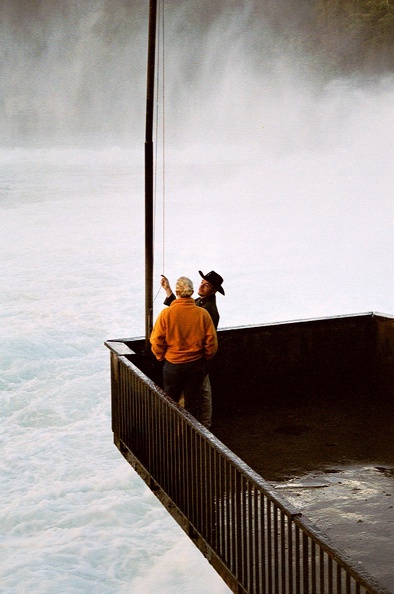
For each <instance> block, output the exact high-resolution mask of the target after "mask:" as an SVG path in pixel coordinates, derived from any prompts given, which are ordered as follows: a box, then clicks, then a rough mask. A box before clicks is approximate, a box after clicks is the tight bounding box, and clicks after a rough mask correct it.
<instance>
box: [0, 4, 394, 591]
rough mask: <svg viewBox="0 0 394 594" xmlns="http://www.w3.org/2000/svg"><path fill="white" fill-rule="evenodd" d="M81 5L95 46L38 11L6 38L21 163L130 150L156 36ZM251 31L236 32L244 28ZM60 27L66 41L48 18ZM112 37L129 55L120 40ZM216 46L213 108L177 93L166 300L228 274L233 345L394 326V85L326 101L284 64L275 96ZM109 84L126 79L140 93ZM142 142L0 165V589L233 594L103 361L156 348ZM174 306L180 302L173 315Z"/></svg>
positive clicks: (5, 156) (10, 155)
mask: <svg viewBox="0 0 394 594" xmlns="http://www.w3.org/2000/svg"><path fill="white" fill-rule="evenodd" d="M20 4H21V3H20ZM44 4H45V3H44ZM44 4H43V6H44ZM140 4H141V5H142V3H140ZM12 5H13V4H12V3H8V4H7V6H8V9H9V11H11V8H12ZM125 5H126V3H125ZM46 6H47V9H48V11H49V9H51V11H52V10H53V11H55V10H56V11H58V10H59V7H60V3H59V4H56V3H53V2H52V3H47V4H46ZM70 6H71V4H70ZM73 6H74V5H73ZM76 6H77V5H75V7H76ZM78 6H79V8H78V10H77V9H76V8H75V10H77V12H78V11H79V12H78V14H79V13H81V14H80V15H79V17H78V18H80V21H78V22H77V21H76V22H77V25H78V26H79V29H78V27H77V26H75V27H74V20H73V19H71V17H70V15H69V21H67V24H66V25H67V26H66V25H64V22H63V20H62V18H63V16H62V14H61V13H59V14H57V13H56V14H57V17H56V18H57V20H56V23H55V24H54V29H50V27H49V25H48V30H47V29H46V28H45V27H44V26H43V27H41V25H40V26H38V25H39V22H40V20H39V18H38V17H37V22H36V23H35V27H33V26H32V27H31V26H30V21H31V19H30V17H29V14H27V16H26V22H25V21H23V23H22V24H23V27H25V28H23V27H22V25H21V31H19V34H20V35H19V37H17V32H18V29H17V28H16V25H15V23H16V22H17V21H16V20H15V21H12V27H11V25H10V26H7V27H5V28H4V31H3V33H4V34H6V35H7V40H8V41H7V43H8V46H7V47H9V48H12V51H10V52H9V54H8V59H7V61H6V62H4V67H6V68H7V70H6V71H5V75H4V77H3V78H4V80H3V81H2V82H3V83H4V92H5V94H6V99H5V102H4V105H3V106H2V109H3V111H2V113H3V115H4V114H5V116H7V117H4V118H3V119H2V121H1V122H0V129H1V132H2V134H4V138H6V136H7V142H6V141H5V140H4V144H8V147H23V146H33V145H34V141H33V142H32V138H31V134H33V133H34V131H35V123H37V128H38V129H39V130H40V131H41V132H40V133H41V136H40V139H41V141H42V136H43V134H44V136H45V135H48V136H50V132H51V130H52V127H53V126H54V125H55V124H56V126H57V127H58V128H57V129H56V133H57V132H59V136H60V135H61V134H60V133H63V132H65V131H67V130H66V129H67V126H68V125H69V126H70V128H69V129H68V131H69V134H68V136H67V134H66V135H65V136H64V138H68V141H69V142H70V138H72V136H73V134H75V129H76V128H78V126H79V125H81V126H82V125H84V126H85V128H84V132H85V133H86V130H89V126H90V125H91V127H92V128H93V129H96V127H99V126H100V125H101V126H102V128H101V132H102V131H103V130H104V132H106V130H105V125H106V123H108V132H109V134H108V137H110V138H116V136H117V130H119V129H120V127H121V126H120V125H119V126H118V128H117V125H118V123H119V121H120V120H122V118H125V119H127V118H129V120H130V121H131V120H132V121H133V122H134V124H135V121H137V119H138V121H139V119H140V118H139V115H140V113H141V105H142V104H143V101H141V99H143V98H144V88H143V87H141V80H140V78H139V75H138V76H137V74H136V73H135V72H134V70H133V69H134V67H135V68H136V71H137V70H138V69H139V68H140V66H141V64H140V62H143V63H144V65H145V54H144V55H143V56H142V58H141V57H140V55H142V54H141V33H140V29H141V26H140V25H141V23H140V20H138V18H136V19H134V20H133V19H130V20H128V19H124V22H125V23H126V25H124V29H127V28H128V27H129V24H130V28H131V29H133V30H132V31H131V33H130V32H129V31H128V30H127V31H126V33H125V32H124V30H123V29H122V30H120V29H117V28H116V27H115V28H114V29H111V28H110V25H111V23H112V21H111V20H110V19H111V18H112V16H111V15H112V14H113V13H112V11H111V10H109V11H108V12H106V13H105V15H106V20H105V19H104V20H102V15H101V13H100V10H101V8H100V7H103V6H107V4H106V3H105V2H98V3H96V4H95V6H96V9H97V10H93V11H91V12H89V11H86V14H85V6H84V5H82V4H80V5H78ZM108 6H109V4H108ZM24 8H25V9H26V10H27V8H28V3H24ZM33 8H34V7H33ZM33 8H32V11H33ZM44 8H45V7H44ZM71 8H72V7H71ZM143 8H144V18H145V7H144V6H143ZM99 9H100V10H99ZM70 10H71V9H70ZM33 12H34V11H33ZM23 14H24V13H23ZM23 14H22V13H20V14H19V17H18V18H19V19H20V20H21V22H22V20H23V19H22V16H23ZM70 14H71V16H73V15H74V12H73V10H71V12H70ZM81 15H82V16H81ZM100 15H101V16H100ZM238 16H239V15H237V14H235V13H234V15H233V20H232V21H231V22H232V23H233V25H234V23H238V22H240V23H241V25H240V26H242V19H240V18H238ZM28 17H29V18H28ZM40 18H41V22H42V23H43V24H45V10H44V11H43V12H42V14H41V17H40ZM64 18H65V17H64ZM119 18H122V15H120V17H119ZM70 19H71V20H70ZM100 19H101V20H100ZM179 20H180V22H182V13H181V14H180V16H179ZM50 22H51V21H50V20H49V17H48V23H50ZM144 22H145V21H144ZM10 23H11V21H10ZM18 23H19V21H18ZM102 23H104V25H103V24H102ZM19 24H20V23H19ZM14 25H15V28H13V27H14ZM220 26H222V25H221V24H220ZM222 29H223V30H224V27H222ZM109 31H110V32H113V31H115V32H116V31H118V32H120V33H122V32H123V34H124V37H122V35H120V34H119V35H118V41H117V44H115V39H116V35H115V33H114V36H113V38H112V37H111V35H110V34H109ZM26 32H28V35H27V33H26ZM111 34H112V33H111ZM100 35H102V38H100ZM185 35H186V36H187V35H188V33H187V31H186V33H185ZM259 36H260V32H259ZM258 38H259V39H260V37H258ZM125 39H126V40H131V41H130V43H131V45H130V46H128V45H127V46H125V43H126V42H125ZM216 39H217V38H216V37H215V36H212V38H211V44H210V45H209V46H208V45H207V46H206V47H204V51H206V52H207V53H208V57H207V59H206V60H205V59H203V58H204V56H205V54H204V52H202V53H203V54H204V55H200V58H201V60H202V62H203V63H204V68H205V69H206V71H207V72H205V74H207V76H208V78H210V79H211V81H212V80H215V83H217V86H216V87H214V89H213V90H212V88H211V87H210V88H211V90H210V94H209V99H208V100H207V104H204V102H203V99H204V98H206V97H205V93H206V88H205V86H203V85H202V86H200V88H199V89H198V88H197V89H194V90H197V91H198V93H197V96H198V99H199V100H200V102H199V101H198V100H197V101H193V100H192V99H190V97H191V93H190V90H191V89H190V87H189V88H188V89H187V90H186V91H184V92H183V94H182V92H181V91H180V88H181V85H180V83H183V82H184V80H183V79H186V78H187V76H186V75H187V74H188V71H187V70H184V71H182V72H183V73H184V74H185V76H183V74H182V75H180V78H182V77H183V78H182V80H180V81H179V80H178V81H177V84H178V87H177V86H176V84H175V83H174V82H172V84H173V87H172V96H171V101H170V102H169V103H170V107H171V109H172V111H173V112H175V113H176V116H177V117H176V118H175V124H172V128H169V131H168V132H169V135H168V140H169V142H168V146H169V149H168V155H167V164H166V196H165V223H164V225H163V223H162V216H161V212H162V201H161V198H160V197H159V199H158V205H157V226H156V245H155V252H156V264H155V270H156V273H155V278H156V279H157V286H156V287H155V289H154V293H155V294H156V292H158V291H159V289H160V285H159V278H160V274H161V273H163V272H164V273H165V274H166V275H168V276H169V278H170V280H171V281H172V282H174V281H175V279H176V278H177V277H178V276H180V275H187V276H190V277H191V278H192V279H193V280H194V281H195V283H198V280H199V275H198V270H203V271H205V272H208V271H210V270H212V269H213V270H216V271H217V272H219V273H220V274H221V275H222V276H223V277H224V288H225V291H226V296H225V297H222V296H220V295H219V296H218V305H219V309H220V314H221V322H220V326H221V327H226V326H234V325H241V324H255V323H269V322H274V321H280V320H291V319H300V318H311V317H319V316H330V315H333V316H335V315H340V314H348V313H360V312H366V311H380V312H382V313H388V314H394V304H393V299H392V295H393V280H394V265H393V262H394V240H393V231H394V199H393V198H394V196H393V188H394V140H393V133H392V122H393V121H394V108H393V105H394V84H393V82H394V81H393V79H392V77H389V76H388V77H382V78H381V79H380V80H376V81H374V82H371V81H369V82H368V84H366V83H365V84H361V83H356V82H349V81H336V82H332V83H331V84H330V85H328V86H327V87H326V88H325V89H320V91H319V92H317V91H316V90H313V89H312V86H310V85H309V86H308V84H307V83H306V84H305V85H304V84H301V83H299V82H298V81H297V80H295V79H296V77H295V76H293V78H292V79H291V80H289V81H288V80H286V77H287V75H288V74H289V71H288V70H286V69H285V70H280V67H281V65H280V64H277V71H276V74H277V75H278V76H277V78H275V80H274V79H273V77H272V76H271V74H272V71H273V70H275V67H274V66H272V65H271V71H268V75H267V76H266V78H265V80H264V81H262V80H260V79H256V77H254V76H253V74H250V73H251V72H252V69H251V70H250V71H249V70H248V69H247V68H245V62H243V60H242V59H241V57H242V56H241V54H242V51H243V50H242V39H241V40H240V41H239V39H238V38H237V39H238V41H239V43H238V41H237V43H234V44H233V41H232V39H233V33H232V30H230V29H229V30H228V35H227V37H226V39H227V42H226V43H227V49H228V50H229V51H230V52H233V53H232V54H231V53H230V54H228V52H227V53H226V51H223V52H219V51H217V47H216V41H215V40H216ZM243 39H244V41H245V40H247V39H248V32H247V31H246V32H245V37H244V38H243ZM25 40H26V42H25ZM196 40H197V34H196V39H195V41H196ZM103 41H105V43H103ZM44 42H45V43H44ZM144 42H145V37H144ZM29 43H30V44H32V47H33V48H34V51H32V49H31V46H30V45H29ZM111 44H112V45H111ZM114 44H115V45H114ZM175 45H176V44H175ZM198 47H199V46H198ZM173 49H174V54H176V52H177V50H179V49H180V48H179V47H178V48H177V47H175V48H173ZM200 51H201V50H200ZM100 52H102V53H101V54H100ZM121 52H123V54H122V53H121ZM98 53H99V54H100V55H99V58H97V60H96V56H97V55H98ZM215 55H217V56H218V59H219V61H220V64H216V65H215V69H216V70H215V72H213V71H212V66H211V64H212V62H211V58H212V56H215ZM229 55H230V58H231V59H229V60H228V62H226V60H227V58H228V56H229ZM131 56H132V58H131ZM118 60H119V62H118ZM120 62H122V64H123V66H124V67H125V68H126V70H125V74H124V72H123V70H120V71H118V70H117V67H119V68H120V66H121V64H120ZM129 64H132V70H131V71H130V72H129V70H128V69H127V68H128V65H129ZM135 65H136V66H135ZM220 65H222V66H223V69H222V70H221V69H220V67H219V68H217V66H220ZM282 67H283V64H282ZM141 70H142V66H141ZM138 72H139V70H138ZM173 72H174V73H175V80H177V79H176V73H177V72H178V71H177V69H176V68H175V67H174V68H173ZM217 72H220V73H221V75H220V77H219V76H217V74H216V73H217ZM281 74H282V77H283V79H282V80H280V75H281ZM104 75H105V76H104ZM109 75H113V77H114V80H115V81H116V80H118V79H119V80H120V79H122V81H123V85H124V86H123V87H122V93H121V92H120V90H119V88H118V87H117V86H116V84H115V83H114V82H113V80H112V79H110V76H109ZM203 75H204V73H203ZM203 75H202V76H203ZM106 76H107V77H109V78H108V80H109V81H110V83H108V85H106V86H105V85H104V83H105V82H106V80H107V79H106V78H105V77H106ZM129 80H132V81H136V82H135V83H134V82H133V84H134V86H133V88H132V89H131V87H130V85H129V84H128V82H129ZM103 81H104V82H103ZM125 81H127V84H125ZM188 82H189V83H190V80H188ZM194 82H195V81H194ZM197 82H198V81H197ZM99 83H100V84H102V85H103V86H100V84H99ZM190 86H193V85H190ZM194 86H195V87H196V86H197V87H198V85H194ZM81 89H82V90H83V92H82V91H81ZM131 90H132V91H133V93H134V95H133V97H130V96H129V95H128V94H127V93H131ZM120 95H122V96H121V97H120ZM81 97H82V99H83V98H84V99H85V100H86V103H87V104H88V105H92V106H93V107H92V110H93V109H94V110H95V111H94V117H93V116H92V118H91V120H89V117H88V114H87V112H85V113H83V114H82V113H79V114H78V117H77V114H76V111H77V108H78V105H79V103H78V101H82V99H81ZM185 98H186V99H187V100H188V101H189V103H188V105H187V107H186V108H184V110H183V111H182V112H181V111H180V110H179V105H180V104H183V103H184V100H185ZM112 100H113V101H115V100H116V101H118V103H116V109H115V108H114V109H112V104H111V101H112ZM89 101H90V103H89ZM67 102H68V103H67ZM201 102H202V103H201ZM208 102H209V106H208ZM137 104H138V105H137ZM126 105H127V106H128V110H129V111H127V112H126V110H125V111H124V112H122V113H120V111H121V108H122V107H124V106H126ZM208 107H209V109H208ZM85 108H86V105H85ZM74 111H75V118H74ZM125 114H126V115H125ZM131 114H133V115H131ZM173 115H174V114H173ZM107 116H108V119H107ZM134 117H135V121H134V119H133V118H134ZM29 118H30V119H29ZM34 118H37V122H36V120H35V119H34ZM51 118H52V119H51ZM111 118H112V119H111ZM141 121H142V120H141ZM134 124H133V125H134ZM15 126H16V127H17V126H19V128H18V129H17V134H16V135H15V137H18V136H19V140H17V141H15V139H14V137H13V130H14V127H15ZM111 126H112V130H113V132H112V135H111V133H110V132H111ZM135 126H137V125H136V124H135ZM138 126H140V124H138ZM138 126H137V127H138ZM137 127H136V128H135V129H133V131H132V132H131V134H130V137H131V140H132V142H133V143H135V145H136V146H137V149H136V150H134V149H133V150H132V149H125V148H120V147H118V146H114V147H112V148H95V149H81V148H1V149H0V259H1V281H2V283H1V285H2V286H1V293H0V308H1V309H0V319H1V347H0V349H1V350H0V365H1V377H0V386H1V407H0V418H1V423H0V440H1V466H2V471H1V475H0V481H1V484H0V516H1V520H0V522H1V524H0V525H1V532H0V538H1V555H0V592H4V593H7V594H8V593H10V594H24V593H29V594H33V593H34V594H36V593H37V594H71V593H76V594H77V593H81V594H85V593H91V592H97V593H100V594H120V593H126V592H127V593H133V594H145V593H146V592H150V591H154V592H155V593H157V594H174V593H176V594H193V593H194V594H201V593H204V594H220V593H224V592H228V589H227V587H226V586H225V585H224V583H223V582H222V581H221V579H220V578H219V577H218V576H217V574H216V573H215V571H214V570H213V569H212V568H211V567H210V565H209V564H208V562H207V561H205V559H204V558H203V557H202V555H201V554H200V553H199V551H198V550H197V549H195V548H194V545H193V544H192V543H191V542H190V541H189V540H188V538H187V537H186V536H185V535H184V534H183V532H182V531H181V529H180V528H179V527H178V526H177V525H176V524H175V522H174V521H173V520H172V518H171V517H170V516H169V515H168V514H167V512H166V511H165V510H164V508H162V507H161V505H160V504H159V503H158V502H157V500H156V499H155V497H154V496H153V495H152V494H151V493H150V491H149V490H148V489H147V488H146V487H145V485H144V483H143V482H142V481H141V480H140V478H139V477H138V476H137V475H136V473H135V472H134V471H133V470H132V469H131V467H130V466H129V465H128V464H127V462H125V460H124V459H123V458H122V457H121V455H120V454H119V452H118V451H117V450H116V448H115V446H114V445H113V443H112V433H111V420H110V386H109V354H108V351H107V350H106V348H105V347H104V346H103V343H104V341H105V340H106V339H109V338H121V337H126V336H140V335H142V334H143V331H144V319H143V318H144V312H143V307H144V286H143V283H144V254H143V246H144V239H143V220H144V217H143V179H144V175H143V145H142V141H143V121H142V125H141V128H140V131H141V132H142V133H141V135H139V132H138V134H136V133H135V131H136V129H137ZM185 127H186V128H185ZM122 129H125V130H126V132H125V134H124V135H123V140H124V138H125V137H126V138H127V139H128V140H130V138H129V136H128V133H127V124H126V123H123V124H122ZM185 129H187V130H186V131H185ZM70 130H71V132H70ZM23 132H26V135H25V137H24V136H23ZM186 137H188V138H189V139H192V141H191V143H189V141H188V142H186V141H185V138H186ZM21 138H22V140H21ZM54 138H56V139H57V138H58V136H57V135H56V134H54V136H53V137H50V139H51V140H53V139H54ZM24 140H26V142H24ZM33 140H34V139H33ZM140 140H141V142H140ZM198 142H199V143H200V144H198ZM47 144H51V142H49V143H47ZM54 144H56V143H55V142H54ZM72 144H73V143H72V141H71V145H72ZM107 144H108V142H107V143H104V142H102V143H99V142H96V146H107ZM113 144H116V142H113ZM130 144H131V142H130ZM75 145H77V139H76V142H75ZM159 196H160V193H159ZM163 227H164V230H165V233H164V239H163ZM162 300H163V295H162V293H159V295H158V296H157V298H156V300H155V315H157V313H158V312H159V310H160V308H161V307H162V305H161V304H162Z"/></svg>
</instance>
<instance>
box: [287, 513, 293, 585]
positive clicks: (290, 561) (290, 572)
mask: <svg viewBox="0 0 394 594" xmlns="http://www.w3.org/2000/svg"><path fill="white" fill-rule="evenodd" d="M287 524H288V527H287V568H288V590H289V594H291V592H293V583H294V580H293V576H294V556H293V527H294V524H293V522H292V521H291V519H290V518H288V519H287Z"/></svg>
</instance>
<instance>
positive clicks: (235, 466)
mask: <svg viewBox="0 0 394 594" xmlns="http://www.w3.org/2000/svg"><path fill="white" fill-rule="evenodd" d="M218 338H219V351H218V354H217V356H216V357H215V361H214V364H213V366H212V370H211V372H210V377H211V384H212V391H213V402H214V415H213V419H214V423H213V426H212V428H211V431H208V430H206V429H205V428H204V427H202V426H201V425H200V424H199V423H198V422H196V421H195V420H194V418H193V417H192V416H191V415H189V414H188V413H187V412H186V411H184V409H182V407H180V406H179V405H178V404H176V403H174V402H173V401H172V400H171V399H170V398H168V397H167V396H166V395H165V394H164V392H163V391H162V390H161V388H160V382H161V379H160V378H161V366H160V365H159V364H158V363H157V362H156V361H154V360H153V358H152V357H149V356H148V357H147V356H145V355H144V354H143V352H142V351H143V348H144V340H143V339H138V338H136V339H121V340H115V341H108V342H107V343H106V344H107V346H108V347H109V348H110V350H111V377H112V420H113V431H114V441H115V444H116V445H117V447H118V448H119V450H120V451H121V453H122V454H123V455H124V456H125V458H126V459H127V460H128V461H129V462H130V464H131V465H132V466H133V468H135V469H136V470H137V472H138V473H139V474H140V476H141V477H142V478H143V479H144V480H145V482H146V483H147V485H148V486H149V487H150V488H151V489H152V491H153V492H154V493H155V494H156V495H157V497H158V498H159V499H160V500H161V501H162V503H163V504H164V505H165V506H166V508H167V509H168V511H169V512H170V513H171V514H172V515H173V516H174V518H175V519H176V520H177V521H178V523H179V524H180V525H181V526H182V528H183V529H184V530H185V531H186V533H187V534H188V535H189V536H190V538H192V540H193V541H194V542H195V544H196V546H198V548H199V549H200V550H201V551H202V553H203V554H204V555H205V556H206V557H207V559H208V560H209V562H210V563H211V564H212V565H213V566H214V567H215V569H216V570H217V571H218V573H219V574H220V575H221V576H222V577H223V579H224V580H225V581H226V583H227V584H228V585H229V587H230V588H231V589H232V591H233V592H245V593H261V594H276V593H278V594H293V593H294V594H296V593H299V594H301V593H302V594H306V593H307V592H309V593H310V594H324V593H328V594H331V593H333V594H341V593H342V592H343V593H346V594H347V593H353V592H354V593H355V594H357V593H359V592H360V593H367V592H369V593H371V594H372V593H375V594H378V593H380V594H383V593H386V594H387V593H389V592H394V564H393V555H392V544H393V540H394V539H393V536H394V510H393V506H394V477H393V473H394V421H393V419H394V414H393V413H394V405H393V392H394V318H393V317H391V316H387V315H383V314H375V313H365V314H357V315H348V316H340V317H333V318H321V319H313V320H302V321H293V322H284V323H276V324H264V325H260V326H247V327H240V328H228V329H223V330H219V332H218Z"/></svg>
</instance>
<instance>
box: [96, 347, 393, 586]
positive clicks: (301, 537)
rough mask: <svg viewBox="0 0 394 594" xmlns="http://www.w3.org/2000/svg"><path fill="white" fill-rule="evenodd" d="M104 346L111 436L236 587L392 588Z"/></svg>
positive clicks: (135, 370) (221, 573) (125, 358)
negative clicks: (107, 354) (107, 361)
mask: <svg viewBox="0 0 394 594" xmlns="http://www.w3.org/2000/svg"><path fill="white" fill-rule="evenodd" d="M108 346H109V347H110V348H111V350H112V353H111V377H112V381H111V385H112V413H113V429H114V438H115V443H116V445H117V446H118V448H119V449H120V451H121V452H122V453H123V455H124V456H125V457H126V459H127V460H128V461H129V462H130V463H131V464H132V466H133V467H134V468H135V469H136V470H137V472H138V473H139V474H140V475H141V476H142V477H143V479H144V480H145V482H146V483H147V484H148V485H149V486H150V488H151V489H152V490H153V491H154V492H155V494H156V495H157V496H158V497H159V499H160V500H161V501H162V502H163V503H164V505H166V507H167V509H168V510H169V512H170V513H171V514H172V515H173V516H174V517H175V519H176V520H177V521H178V522H179V524H180V525H181V526H182V527H183V529H184V530H185V531H186V532H187V533H188V534H189V536H190V537H191V538H192V539H193V540H194V542H195V544H196V545H197V546H198V547H199V548H200V550H201V551H202V552H203V554H204V555H205V556H206V557H207V558H208V560H209V561H210V563H211V564H212V565H213V566H214V567H215V568H216V570H217V571H218V573H219V574H220V575H221V576H222V578H223V579H224V580H225V581H226V583H227V584H228V585H229V587H230V588H231V589H232V590H233V591H234V592H244V593H250V594H308V593H310V594H342V593H344V594H345V593H346V594H357V593H360V594H389V593H388V592H387V590H385V589H384V588H383V587H381V586H380V585H379V584H376V583H375V581H374V580H373V579H372V578H370V576H368V575H366V574H361V573H360V572H359V571H358V570H357V568H356V567H355V565H354V564H353V563H352V561H351V560H349V559H348V558H347V557H346V556H345V555H343V554H342V553H341V552H340V551H339V550H338V549H337V548H336V547H335V546H334V545H333V544H332V543H331V542H330V541H329V540H328V539H327V537H326V536H325V535H324V534H322V533H321V532H320V531H319V530H318V529H317V528H316V527H315V526H314V525H312V524H311V523H310V522H309V521H308V520H307V519H306V518H304V517H303V516H302V514H301V513H299V512H298V511H297V510H296V509H295V508H294V507H293V506H292V505H291V504H289V503H288V502H286V500H285V499H282V498H280V497H279V496H278V495H277V493H276V492H274V490H273V489H272V488H271V487H270V485H269V484H268V483H266V482H265V481H264V480H263V479H262V478H261V477H260V476H259V475H257V474H256V473H254V472H253V471H252V470H251V469H250V468H249V467H248V466H247V465H246V464H245V463H243V462H242V460H240V459H239V458H238V457H237V456H235V455H234V454H233V453H232V452H231V451H230V450H229V449H228V448H226V447H225V446H224V445H223V444H222V443H221V442H220V441H219V440H217V439H216V438H215V437H214V436H213V435H212V434H211V433H210V432H209V431H208V430H206V429H204V428H203V427H202V426H201V425H200V424H199V423H198V422H196V421H195V419H194V418H193V417H192V416H191V415H189V414H188V413H187V412H186V411H184V409H182V408H181V407H180V406H179V405H177V404H176V403H174V402H173V401H172V400H171V399H170V398H168V397H167V396H166V394H164V392H163V391H162V390H160V388H158V386H156V385H155V384H154V383H153V382H152V381H151V380H150V379H149V378H148V377H147V376H145V375H144V374H143V373H142V372H141V371H140V370H139V369H138V368H137V367H136V366H135V365H133V363H132V362H131V361H130V360H129V359H128V358H127V357H126V356H124V353H123V351H122V349H116V348H113V345H112V344H109V345H108ZM116 351H117V352H116ZM129 352H131V351H129Z"/></svg>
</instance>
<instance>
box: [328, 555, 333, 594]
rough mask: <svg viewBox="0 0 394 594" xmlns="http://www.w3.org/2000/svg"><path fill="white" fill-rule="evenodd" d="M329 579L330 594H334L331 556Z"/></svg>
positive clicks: (330, 560) (329, 560) (330, 559)
mask: <svg viewBox="0 0 394 594" xmlns="http://www.w3.org/2000/svg"><path fill="white" fill-rule="evenodd" d="M327 578H328V594H333V576H332V558H331V557H330V556H328V567H327Z"/></svg>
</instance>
